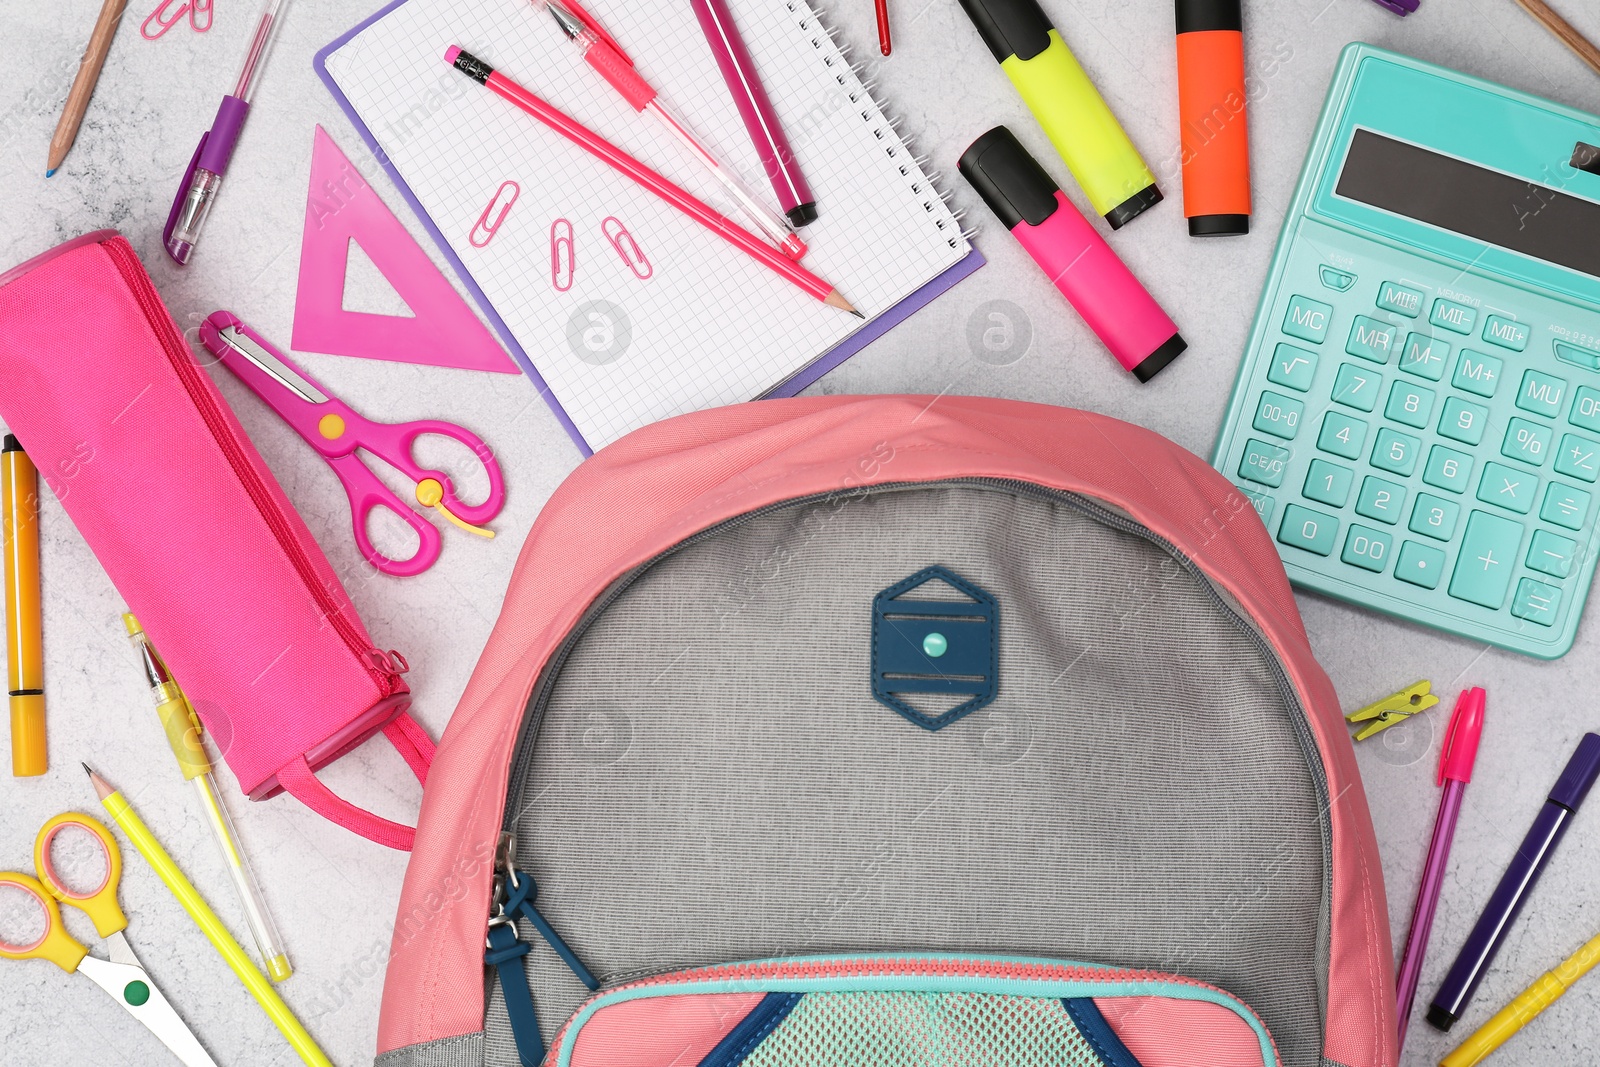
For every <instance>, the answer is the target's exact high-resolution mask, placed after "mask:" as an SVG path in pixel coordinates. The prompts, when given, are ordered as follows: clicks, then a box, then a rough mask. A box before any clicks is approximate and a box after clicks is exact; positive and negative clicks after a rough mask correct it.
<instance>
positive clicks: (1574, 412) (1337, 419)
mask: <svg viewBox="0 0 1600 1067" xmlns="http://www.w3.org/2000/svg"><path fill="white" fill-rule="evenodd" d="M1596 146H1600V118H1596V117H1595V116H1593V115H1587V114H1584V113H1582V112H1579V111H1575V110H1573V109H1571V108H1567V107H1563V106H1561V105H1558V104H1553V103H1550V102H1549V101H1545V100H1540V99H1538V98H1536V97H1533V96H1529V95H1527V94H1525V93H1520V92H1516V91H1513V90H1511V89H1506V88H1503V87H1502V86H1498V85H1493V84H1490V83H1489V82H1485V81H1480V80H1478V79H1477V78H1471V77H1468V76H1466V75H1464V74H1459V73H1457V72H1455V71H1451V70H1445V69H1443V68H1441V67H1436V66H1432V65H1430V64H1427V63H1422V62H1419V61H1417V60H1414V59H1408V58H1406V57H1405V56H1400V55H1396V54H1394V53H1392V52H1386V51H1383V50H1381V49H1377V48H1373V47H1371V46H1369V45H1351V46H1350V47H1348V48H1346V49H1345V50H1344V53H1343V55H1342V56H1341V58H1340V62H1339V69H1338V71H1337V73H1336V74H1335V75H1334V79H1333V85H1332V87H1331V88H1330V89H1329V90H1328V99H1327V102H1326V103H1325V105H1324V106H1323V110H1322V118H1321V120H1320V121H1319V122H1318V124H1317V131H1316V135H1315V137H1314V138H1313V140H1312V144H1311V149H1310V151H1309V152H1308V153H1307V155H1306V162H1305V167H1304V168H1303V169H1302V171H1301V173H1300V181H1299V184H1298V186H1297V187H1296V190H1295V195H1294V202H1293V204H1292V206H1291V207H1290V210H1289V213H1288V216H1287V218H1286V220H1285V222H1284V226H1283V232H1282V234H1281V236H1280V237H1279V239H1278V246H1277V251H1276V253H1275V254H1274V256H1273V260H1272V269H1271V272H1270V273H1269V275H1268V277H1267V283H1266V287H1265V289H1264V290H1263V292H1262V295H1261V304H1260V307H1259V308H1258V309H1257V312H1256V317H1255V322H1254V324H1253V326H1252V327H1251V331H1250V340H1249V344H1248V346H1247V347H1246V349H1245V354H1244V361H1243V365H1242V366H1241V368H1240V371H1239V379H1238V382H1237V383H1236V384H1235V386H1234V391H1233V397H1232V400H1231V401H1230V402H1229V405H1228V415H1227V420H1226V422H1225V423H1224V425H1223V429H1222V434H1221V436H1220V438H1219V439H1218V441H1217V447H1216V454H1215V457H1214V463H1215V465H1216V466H1217V468H1218V469H1219V470H1221V471H1222V472H1223V473H1224V474H1226V475H1227V476H1228V477H1229V478H1231V479H1233V481H1234V483H1235V484H1236V485H1238V486H1239V488H1240V489H1242V490H1244V492H1245V493H1246V494H1247V495H1248V496H1249V498H1250V500H1251V501H1252V502H1253V503H1254V504H1255V506H1256V510H1257V511H1258V513H1259V514H1260V515H1261V518H1262V520H1263V521H1264V522H1265V523H1266V526H1267V529H1268V531H1269V532H1270V533H1271V535H1272V536H1273V538H1274V539H1275V540H1276V541H1277V545H1278V550H1279V554H1280V555H1281V556H1282V557H1283V562H1284V566H1285V567H1286V568H1287V569H1288V572H1289V577H1290V579H1291V580H1292V581H1293V582H1295V583H1296V584H1297V585H1300V586H1303V587H1305V588H1307V589H1313V590H1316V591H1318V592H1321V593H1326V594H1328V595H1330V596H1335V597H1339V598H1342V599H1344V600H1349V601H1352V602H1354V603H1357V604H1361V605H1364V606H1366V607H1370V608H1376V609H1378V610H1380V611H1385V612H1388V613H1390V614H1392V615H1397V616H1400V617H1402V618H1406V619H1410V620H1413V621H1415V622H1419V623H1424V624H1426V625H1429V626H1436V627H1438V628H1440V629H1443V630H1448V631H1450V632H1452V633H1456V634H1460V635H1462V636H1463V637H1468V638H1472V639H1474V640H1479V641H1487V642H1489V643H1491V644H1495V645H1499V646H1502V647H1504V648H1509V649H1513V650H1515V651H1518V652H1524V653H1527V654H1528V655H1532V656H1539V657H1543V658H1554V657H1556V656H1560V655H1562V654H1564V653H1565V652H1566V651H1567V650H1568V649H1569V648H1571V647H1572V642H1573V639H1574V637H1575V636H1576V633H1577V628H1578V619H1579V617H1580V616H1581V615H1582V613H1583V605H1584V601H1585V600H1586V599H1587V597H1588V593H1589V585H1590V582H1591V581H1592V579H1593V577H1594V568H1595V558H1596V554H1595V553H1596V547H1597V545H1596V537H1597V522H1596V513H1597V511H1600V486H1597V485H1596V477H1597V476H1600V166H1597V165H1596V163H1595V160H1596V158H1597V157H1600V148H1597V147H1596Z"/></svg>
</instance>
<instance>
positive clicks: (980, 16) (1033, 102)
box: [961, 0, 1161, 230]
mask: <svg viewBox="0 0 1600 1067" xmlns="http://www.w3.org/2000/svg"><path fill="white" fill-rule="evenodd" d="M961 6H962V7H963V8H964V9H965V10H966V12H967V15H968V16H969V17H970V18H971V19H972V22H973V24H974V25H975V26H977V28H978V33H979V34H980V35H982V37H983V40H984V43H985V44H987V45H988V46H989V51H990V52H992V53H993V54H994V57H995V59H996V60H998V61H999V63H1000V69H1001V70H1003V71H1005V72H1006V76H1007V77H1009V78H1010V79H1011V84H1012V85H1014V86H1016V89H1017V92H1018V93H1020V94H1021V95H1022V100H1023V102H1024V103H1025V104H1027V105H1028V109H1029V110H1030V111H1032V112H1033V117H1034V118H1036V119H1038V120H1039V125H1040V126H1042V127H1043V128H1044V132H1045V134H1046V135H1047V136H1049V138H1050V141H1051V143H1052V144H1054V145H1055V147H1056V151H1057V152H1059V153H1060V154H1061V158H1062V160H1063V161H1064V162H1065V163H1066V165H1067V169H1068V170H1070V171H1072V176H1073V178H1075V179H1076V180H1077V182H1078V184H1079V185H1080V186H1082V187H1083V191H1084V193H1085V194H1087V195H1088V197H1089V202H1090V203H1091V204H1092V205H1094V210H1095V211H1096V212H1098V213H1099V214H1100V215H1102V216H1104V218H1105V220H1106V222H1108V223H1110V225H1111V228H1112V229H1114V230H1115V229H1120V228H1121V227H1122V226H1124V225H1126V224H1127V223H1128V222H1130V221H1132V220H1133V219H1134V218H1136V217H1138V216H1139V215H1140V214H1142V213H1143V212H1144V211H1145V210H1146V209H1148V208H1151V207H1153V206H1155V205H1156V204H1159V203H1160V202H1161V190H1160V189H1158V188H1156V176H1155V175H1154V174H1153V173H1152V172H1151V170H1150V168H1149V167H1148V166H1146V165H1145V162H1144V159H1143V157H1141V156H1140V155H1139V150H1138V149H1137V148H1135V147H1133V142H1132V141H1130V140H1129V139H1128V135H1127V133H1126V132H1125V131H1124V130H1123V128H1122V124H1121V123H1119V122H1118V121H1117V117H1116V116H1115V115H1113V114H1112V113H1111V109H1110V108H1109V107H1107V106H1106V102H1105V99H1104V98H1103V97H1101V95H1100V91H1099V90H1098V89H1096V88H1095V87H1094V83H1093V82H1091V81H1090V80H1089V75H1088V74H1086V73H1085V72H1084V69H1083V67H1082V66H1081V65H1080V64H1079V63H1078V60H1077V57H1075V56H1074V55H1073V54H1072V51H1071V50H1070V49H1069V48H1068V47H1067V44H1066V42H1065V41H1064V40H1062V38H1061V34H1060V32H1058V31H1057V30H1056V28H1055V27H1054V26H1052V25H1051V24H1050V19H1049V18H1048V17H1047V16H1046V15H1045V13H1044V10H1043V9H1042V8H1040V6H1039V4H1038V0H961Z"/></svg>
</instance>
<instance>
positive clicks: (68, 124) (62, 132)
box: [44, 0, 128, 178]
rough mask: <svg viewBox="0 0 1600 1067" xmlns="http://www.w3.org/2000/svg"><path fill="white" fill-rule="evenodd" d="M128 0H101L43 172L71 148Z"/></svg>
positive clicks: (49, 170)
mask: <svg viewBox="0 0 1600 1067" xmlns="http://www.w3.org/2000/svg"><path fill="white" fill-rule="evenodd" d="M127 6H128V0H105V3H104V4H103V5H102V6H101V8H100V17H99V18H98V19H96V20H95V23H94V32H93V33H91V34H90V35H89V47H88V48H85V49H84V50H83V59H82V60H81V61H79V63H78V76H77V77H76V78H74V79H72V89H71V90H70V91H69V92H68V93H67V102H66V105H65V106H63V107H62V109H61V121H60V122H58V123H56V135H55V136H54V137H52V138H50V161H49V162H48V163H46V164H45V172H44V176H45V177H46V178H48V177H50V175H52V174H54V173H55V172H56V171H57V170H58V169H59V168H60V166H61V161H62V160H64V159H66V158H67V153H68V152H70V151H72V142H73V141H76V140H77V139H78V127H79V126H80V125H82V124H83V113H84V112H85V111H87V110H88V109H89V98H90V97H92V96H94V87H95V84H96V83H97V82H99V80H100V69H101V68H102V67H104V66H105V65H106V54H107V53H108V52H110V51H111V41H112V38H114V37H116V35H117V27H118V26H119V25H121V23H122V11H123V9H124V8H126V7H127Z"/></svg>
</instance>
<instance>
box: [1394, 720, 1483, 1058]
mask: <svg viewBox="0 0 1600 1067" xmlns="http://www.w3.org/2000/svg"><path fill="white" fill-rule="evenodd" d="M1487 701H1488V694H1487V693H1485V692H1484V691H1483V690H1482V689H1481V688H1473V689H1464V690H1462V691H1461V695H1460V696H1459V697H1457V698H1456V710H1455V712H1454V714H1452V715H1451V716H1450V732H1449V733H1448V734H1446V735H1445V739H1444V751H1443V752H1441V753H1440V754H1439V784H1440V785H1442V786H1444V793H1443V795H1441V796H1440V797H1439V815H1438V817H1437V818H1436V819H1435V820H1434V823H1433V840H1432V841H1431V842H1429V844H1428V859H1427V861H1426V862H1425V863H1424V864H1423V866H1422V884H1421V885H1419V886H1418V887H1417V903H1416V906H1415V907H1414V908H1412V909H1411V931H1410V932H1409V933H1408V934H1407V935H1406V947H1405V951H1404V952H1403V953H1402V954H1401V956H1400V972H1399V974H1398V975H1397V976H1396V978H1395V983H1394V984H1395V1004H1396V1006H1397V1007H1398V1009H1399V1018H1400V1044H1401V1045H1404V1044H1405V1040H1406V1026H1407V1024H1409V1022H1410V1021H1411V1002H1412V1001H1413V1000H1415V999H1416V996H1417V981H1418V979H1420V978H1421V977H1422V957H1423V955H1424V954H1425V953H1426V952H1427V949H1428V935H1429V934H1431V933H1432V932H1433V916H1434V912H1435V911H1437V910H1438V908H1439V892H1440V890H1442V889H1443V888H1444V875H1445V868H1446V867H1447V866H1448V865H1449V862H1450V843H1451V842H1452V841H1453V840H1455V836H1456V819H1457V818H1459V817H1460V815H1461V798H1462V796H1463V795H1464V794H1465V793H1466V791H1467V783H1468V782H1470V781H1472V765H1473V763H1475V762H1476V761H1477V759H1478V739H1479V737H1480V736H1482V734H1483V711H1484V705H1485V703H1486V702H1487ZM1395 1051H1396V1052H1398V1051H1399V1046H1396V1049H1395Z"/></svg>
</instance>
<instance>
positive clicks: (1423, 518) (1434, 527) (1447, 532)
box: [1408, 493, 1461, 541]
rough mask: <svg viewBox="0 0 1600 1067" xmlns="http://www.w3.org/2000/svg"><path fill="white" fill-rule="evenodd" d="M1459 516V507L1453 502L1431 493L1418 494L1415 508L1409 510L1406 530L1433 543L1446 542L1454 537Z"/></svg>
mask: <svg viewBox="0 0 1600 1067" xmlns="http://www.w3.org/2000/svg"><path fill="white" fill-rule="evenodd" d="M1460 516H1461V507H1460V505H1458V504H1457V503H1456V502H1455V501H1453V500H1446V499H1444V498H1443V497H1437V496H1434V495H1433V494H1432V493H1418V494H1417V503H1416V506H1414V507H1413V508H1412V509H1411V523H1410V525H1409V527H1408V529H1410V531H1411V532H1412V533H1414V534H1421V535H1422V536H1424V537H1431V538H1433V539H1434V540H1435V541H1448V540H1450V538H1452V537H1454V536H1455V532H1456V519H1458V518H1459V517H1460Z"/></svg>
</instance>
